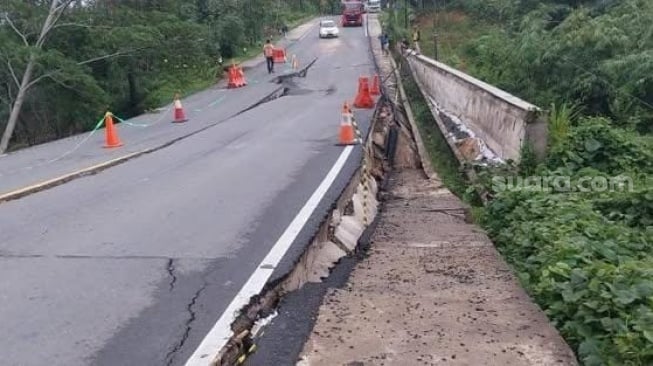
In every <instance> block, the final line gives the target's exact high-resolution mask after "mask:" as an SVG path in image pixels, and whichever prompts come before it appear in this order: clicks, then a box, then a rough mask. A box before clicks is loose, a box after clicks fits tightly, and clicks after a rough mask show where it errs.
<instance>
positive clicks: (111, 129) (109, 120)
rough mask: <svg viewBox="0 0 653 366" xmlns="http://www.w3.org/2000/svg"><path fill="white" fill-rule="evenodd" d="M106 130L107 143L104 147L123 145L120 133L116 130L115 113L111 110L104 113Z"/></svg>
mask: <svg viewBox="0 0 653 366" xmlns="http://www.w3.org/2000/svg"><path fill="white" fill-rule="evenodd" d="M104 132H105V140H106V142H105V144H104V147H106V148H111V147H119V146H122V142H120V138H119V137H118V133H117V132H116V126H115V125H114V124H113V115H112V114H111V112H107V113H105V114H104Z"/></svg>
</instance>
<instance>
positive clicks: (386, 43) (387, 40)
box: [379, 33, 390, 55]
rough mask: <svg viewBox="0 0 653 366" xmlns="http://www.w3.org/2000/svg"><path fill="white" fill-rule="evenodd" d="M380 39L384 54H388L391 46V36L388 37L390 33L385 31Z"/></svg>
mask: <svg viewBox="0 0 653 366" xmlns="http://www.w3.org/2000/svg"><path fill="white" fill-rule="evenodd" d="M379 39H380V40H381V50H383V54H384V55H387V54H388V47H389V46H390V37H388V33H383V34H382V35H381V36H379Z"/></svg>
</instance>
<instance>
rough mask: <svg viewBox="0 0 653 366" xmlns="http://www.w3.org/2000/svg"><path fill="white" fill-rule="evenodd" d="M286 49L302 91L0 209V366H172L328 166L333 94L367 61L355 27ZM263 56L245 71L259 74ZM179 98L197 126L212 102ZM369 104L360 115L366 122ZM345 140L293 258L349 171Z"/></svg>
mask: <svg viewBox="0 0 653 366" xmlns="http://www.w3.org/2000/svg"><path fill="white" fill-rule="evenodd" d="M293 50H294V52H295V53H296V54H297V55H298V56H299V57H300V60H302V61H304V62H308V61H310V60H312V59H313V58H314V57H318V60H317V62H316V63H315V64H314V65H313V66H312V67H311V69H310V70H309V72H308V75H307V77H306V78H299V79H296V80H295V81H294V85H292V86H291V88H292V89H295V88H296V90H301V91H302V92H301V93H292V92H291V93H288V95H287V96H284V97H283V98H280V99H276V100H274V101H271V102H268V103H265V104H261V105H259V106H258V107H256V108H254V109H251V110H249V111H247V112H245V113H242V114H240V115H238V116H235V117H233V118H230V119H228V120H225V121H224V122H223V123H220V124H217V125H215V126H214V127H211V128H209V129H206V130H204V131H202V132H200V133H197V134H195V135H193V136H190V137H188V138H186V139H183V140H180V141H178V142H177V143H175V144H173V145H170V146H168V147H166V148H164V149H161V150H159V151H156V152H153V153H151V154H146V155H143V156H140V157H138V158H136V159H133V160H130V161H128V162H125V163H123V164H120V165H118V166H115V167H112V168H110V169H107V170H105V171H103V172H101V173H99V174H97V175H93V176H87V177H83V178H80V179H77V180H74V181H71V182H68V183H65V184H63V185H60V186H57V187H54V188H51V189H48V190H45V191H42V192H38V193H35V194H32V195H29V196H26V197H23V198H20V199H18V200H15V201H9V202H5V203H2V204H0V278H2V281H0V329H2V342H0V355H2V362H0V363H1V364H2V365H7V366H14V365H15V366H18V365H20V366H32V365H34V366H36V365H39V366H40V365H61V366H74V365H183V364H184V362H185V361H186V360H187V358H188V357H189V356H190V355H191V354H192V352H193V351H194V349H195V348H196V347H197V345H198V344H199V343H200V342H201V340H202V339H203V337H204V336H205V335H206V333H207V332H208V330H209V329H210V328H211V327H212V326H213V324H214V323H215V321H216V320H217V319H218V318H219V317H220V315H221V314H222V312H223V311H224V309H225V308H226V307H227V306H228V304H229V303H230V302H231V300H232V298H233V297H234V295H235V294H236V293H237V292H238V290H239V289H240V288H241V286H242V285H243V284H244V283H245V281H246V280H247V279H248V277H249V275H250V274H251V273H252V271H253V270H254V269H255V267H256V266H257V265H258V263H260V261H261V260H262V258H263V257H264V256H265V255H266V254H267V253H268V251H269V250H270V248H271V247H272V245H273V244H274V243H275V242H276V240H277V239H278V237H279V236H280V234H281V233H282V232H283V231H284V230H285V228H286V227H287V226H288V224H289V223H290V222H291V221H292V219H293V218H294V216H295V215H296V214H297V212H298V211H299V210H300V209H301V207H302V206H303V205H304V203H305V202H306V200H307V199H308V198H309V197H310V195H311V194H312V193H313V191H314V190H315V189H316V187H317V186H318V185H319V184H320V182H321V181H322V179H323V178H324V176H325V175H326V174H327V172H328V171H329V169H330V168H331V167H332V166H333V164H334V162H335V161H336V159H337V158H338V156H339V155H340V153H341V151H342V149H343V147H340V146H335V142H336V141H337V132H338V130H337V129H338V125H339V119H340V110H341V106H342V103H343V102H344V101H345V100H349V101H351V100H352V99H353V97H354V95H355V93H356V89H357V85H356V83H357V78H358V77H359V76H360V75H361V74H369V73H371V72H372V63H371V62H370V60H369V52H368V40H367V39H366V38H365V35H364V30H363V29H361V28H347V29H343V30H342V35H341V38H340V39H332V40H318V39H317V29H314V32H312V31H309V33H308V35H307V37H306V38H305V39H302V40H300V41H298V43H297V44H296V45H295V46H294V47H293ZM263 67H264V65H260V66H257V68H256V69H255V70H250V71H249V72H250V75H259V77H261V78H264V77H265V75H263V76H261V75H262V74H263ZM275 87H278V85H275V84H270V83H265V85H263V83H261V84H254V85H250V86H248V87H247V88H243V89H239V90H238V91H233V92H234V93H244V94H247V93H251V94H248V95H250V97H251V98H252V99H253V100H251V102H250V101H247V103H245V102H244V101H241V102H239V103H240V104H241V105H243V106H246V105H250V104H251V103H253V102H255V101H256V100H255V99H256V97H257V96H258V95H261V94H262V95H265V93H263V92H264V91H265V92H267V90H268V89H270V90H274V88H275ZM248 89H249V90H251V91H248ZM222 93H231V91H223V92H222ZM213 97H215V95H213ZM213 97H210V96H208V94H207V95H204V96H203V97H201V98H200V97H198V99H197V100H195V101H194V102H193V103H196V104H197V105H198V106H200V105H201V104H202V100H203V101H204V102H205V103H209V102H210V103H209V104H211V103H214V99H215V98H213ZM202 98H204V99H202ZM243 98H244V97H243ZM239 100H240V99H239ZM243 100H244V99H243ZM207 105H208V104H207ZM187 108H189V107H187ZM190 108H193V109H194V110H195V111H194V112H193V113H194V114H193V115H194V117H195V119H194V120H195V121H200V122H197V123H205V122H206V121H216V120H218V119H219V117H218V116H219V115H220V113H221V112H218V111H217V110H220V109H221V108H223V105H222V104H220V105H214V106H213V107H209V106H205V107H202V108H200V107H195V106H193V107H190ZM224 108H227V109H228V110H229V115H231V114H232V113H233V111H232V109H234V107H233V106H231V107H224ZM370 114H371V112H357V116H358V121H359V123H360V125H361V127H362V128H363V129H367V127H368V122H369V121H368V118H367V117H369V115H370ZM192 122H193V121H191V122H189V123H192ZM181 128H185V127H181ZM157 131H158V132H157ZM139 133H143V132H139ZM154 133H156V134H158V135H157V137H156V138H160V137H161V136H163V135H165V134H166V133H167V132H162V131H159V130H156V131H155V132H154ZM123 139H124V138H123ZM56 145H57V146H58V147H57V149H60V145H59V144H56ZM47 148H48V147H47V145H46V146H42V147H39V150H40V151H42V149H47ZM355 151H357V152H356V153H355V154H352V156H350V158H349V160H348V163H347V165H346V166H345V169H343V171H342V172H341V174H340V177H339V178H338V179H337V180H336V183H334V186H333V187H332V189H331V190H330V191H329V193H328V194H327V196H326V197H325V198H324V199H323V202H321V204H320V206H319V208H318V212H316V214H315V215H314V217H312V218H311V220H309V224H307V226H306V227H305V228H304V229H303V230H302V233H301V234H300V235H299V237H298V239H297V240H296V241H295V243H294V244H293V246H292V247H291V250H290V251H289V253H290V256H291V257H292V256H293V255H298V254H299V252H301V249H302V246H303V245H305V244H306V243H307V242H308V240H309V239H310V237H311V234H312V232H311V230H312V229H313V228H315V227H317V225H318V224H319V221H320V219H321V217H322V215H323V214H325V213H326V212H327V210H328V208H329V206H330V204H331V203H332V202H334V200H335V199H336V197H337V195H338V193H339V191H338V189H341V188H342V187H344V185H345V183H346V182H345V181H346V179H347V178H348V175H349V174H351V173H352V172H353V170H354V169H355V168H356V166H357V164H358V160H357V158H359V157H360V147H357V150H355ZM2 164H4V163H3V161H0V165H2ZM15 167H16V166H13V167H11V168H10V169H9V170H11V169H13V168H15ZM37 173H38V172H36V173H35V174H36V175H38V174H37ZM3 179H4V178H3ZM291 259H292V258H290V259H289V258H288V256H287V257H286V258H284V260H282V263H281V265H280V266H279V267H277V270H279V273H281V272H283V271H284V270H288V269H289V265H290V264H291V262H292V260H291ZM275 273H277V272H275ZM279 273H277V274H279ZM216 351H217V350H216Z"/></svg>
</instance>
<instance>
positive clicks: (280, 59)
mask: <svg viewBox="0 0 653 366" xmlns="http://www.w3.org/2000/svg"><path fill="white" fill-rule="evenodd" d="M272 60H273V61H274V63H275V64H285V63H286V61H287V59H286V50H284V49H283V48H275V49H273V50H272Z"/></svg>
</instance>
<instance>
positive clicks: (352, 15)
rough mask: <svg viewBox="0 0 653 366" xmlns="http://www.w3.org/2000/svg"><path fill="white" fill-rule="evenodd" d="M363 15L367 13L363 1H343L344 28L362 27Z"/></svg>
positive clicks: (342, 19)
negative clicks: (351, 26) (350, 26)
mask: <svg viewBox="0 0 653 366" xmlns="http://www.w3.org/2000/svg"><path fill="white" fill-rule="evenodd" d="M363 13H365V4H364V3H363V2H362V1H343V2H342V17H341V22H342V26H343V27H346V26H349V25H353V26H357V27H362V26H363Z"/></svg>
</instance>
